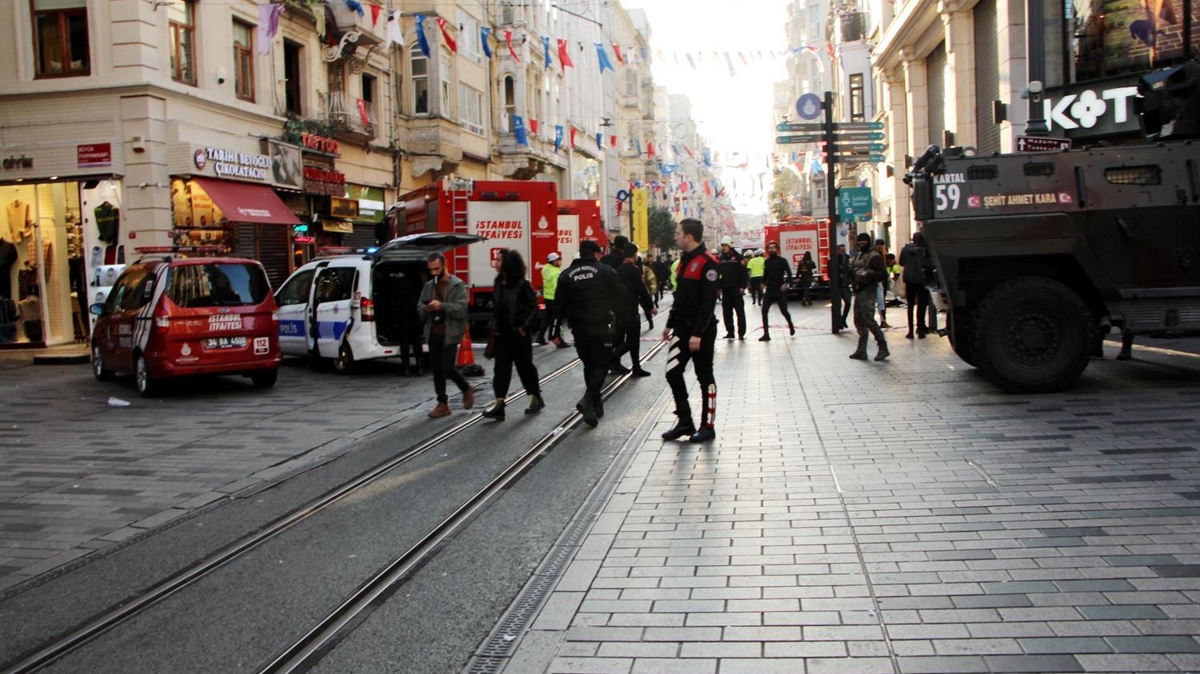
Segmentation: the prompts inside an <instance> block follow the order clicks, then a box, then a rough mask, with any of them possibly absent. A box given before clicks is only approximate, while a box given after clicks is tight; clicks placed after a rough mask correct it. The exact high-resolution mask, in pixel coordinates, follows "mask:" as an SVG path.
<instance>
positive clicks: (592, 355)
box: [555, 240, 625, 427]
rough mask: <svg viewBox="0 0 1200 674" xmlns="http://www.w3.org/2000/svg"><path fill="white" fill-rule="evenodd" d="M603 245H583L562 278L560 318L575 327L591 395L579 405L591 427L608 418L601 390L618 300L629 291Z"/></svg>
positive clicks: (576, 406) (578, 352)
mask: <svg viewBox="0 0 1200 674" xmlns="http://www.w3.org/2000/svg"><path fill="white" fill-rule="evenodd" d="M599 254H600V244H598V243H596V242H595V241H591V240H587V241H584V242H583V243H581V244H579V259H577V260H575V261H574V262H572V263H571V266H570V267H567V270H566V271H564V272H563V273H562V274H560V275H559V277H558V292H557V293H556V294H555V301H556V302H557V303H558V310H559V315H560V316H562V317H563V318H564V319H565V320H566V321H567V324H568V325H569V326H570V327H571V332H572V333H573V334H574V336H575V353H577V354H579V360H581V361H583V378H584V383H585V384H586V385H587V392H586V393H584V394H583V398H581V399H580V400H579V402H578V403H577V404H576V405H575V409H577V410H579V413H580V414H581V415H583V421H584V423H586V424H587V425H588V426H593V427H594V426H595V425H596V424H597V423H598V422H597V419H599V418H600V417H602V416H604V403H603V400H601V398H600V389H601V388H602V387H603V386H604V377H605V375H606V374H608V364H609V353H610V352H609V348H608V343H609V342H610V341H611V340H612V325H613V318H614V314H615V310H616V301H617V299H618V298H620V297H621V296H622V294H623V293H624V292H625V291H624V290H623V289H622V288H621V282H620V280H618V279H617V273H616V272H615V271H613V270H612V268H611V267H609V266H608V265H605V264H602V263H600V262H599V261H598V260H597V259H596V256H597V255H599Z"/></svg>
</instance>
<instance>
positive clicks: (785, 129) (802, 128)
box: [775, 122, 825, 133]
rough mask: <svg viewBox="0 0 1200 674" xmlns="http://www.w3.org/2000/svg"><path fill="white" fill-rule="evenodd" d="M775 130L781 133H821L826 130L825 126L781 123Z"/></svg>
mask: <svg viewBox="0 0 1200 674" xmlns="http://www.w3.org/2000/svg"><path fill="white" fill-rule="evenodd" d="M775 130H776V131H778V132H779V133H795V132H797V131H798V132H801V133H821V132H823V131H824V130H825V125H824V124H796V123H794V122H781V123H779V124H776V125H775Z"/></svg>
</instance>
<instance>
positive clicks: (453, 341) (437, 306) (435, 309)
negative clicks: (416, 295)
mask: <svg viewBox="0 0 1200 674" xmlns="http://www.w3.org/2000/svg"><path fill="white" fill-rule="evenodd" d="M425 269H426V270H427V271H428V272H429V281H428V282H427V283H426V284H425V286H424V287H423V288H421V298H420V299H419V300H418V301H417V315H418V316H420V318H421V322H422V323H424V325H425V343H426V344H428V345H429V368H430V369H431V370H432V371H433V390H434V392H435V393H436V394H437V406H436V407H434V408H433V410H432V411H430V412H429V416H430V417H431V418H434V419H436V418H439V417H446V416H450V414H451V411H450V404H449V402H450V399H449V398H448V397H447V396H446V379H447V378H449V379H450V380H451V381H453V382H454V384H455V385H456V386H458V389H459V390H460V391H462V406H463V409H464V410H469V409H471V408H472V407H474V406H475V389H474V388H472V387H471V385H470V384H468V383H467V380H466V378H465V377H463V376H462V373H461V372H459V371H458V368H457V367H456V363H457V361H458V346H459V344H461V343H462V341H463V336H464V335H465V334H466V331H467V286H466V284H465V283H463V282H462V281H460V280H459V279H458V277H456V276H454V275H453V274H449V273H447V272H446V258H445V257H444V256H443V255H442V254H441V253H433V254H431V255H430V256H429V258H428V259H427V260H426V262H425Z"/></svg>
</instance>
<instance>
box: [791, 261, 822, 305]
mask: <svg viewBox="0 0 1200 674" xmlns="http://www.w3.org/2000/svg"><path fill="white" fill-rule="evenodd" d="M816 271H817V263H816V262H815V261H814V260H813V257H812V251H807V250H806V251H804V257H803V258H801V259H800V261H799V262H797V263H796V277H797V278H799V279H800V291H801V295H800V304H801V305H802V306H806V307H808V306H812V300H810V299H809V298H808V293H809V291H810V290H811V289H812V284H813V275H814V274H815V273H816Z"/></svg>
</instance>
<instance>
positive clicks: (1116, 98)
mask: <svg viewBox="0 0 1200 674" xmlns="http://www.w3.org/2000/svg"><path fill="white" fill-rule="evenodd" d="M1136 97H1137V86H1136V85H1132V84H1131V85H1124V84H1123V83H1109V85H1108V86H1096V83H1085V84H1076V85H1072V86H1069V87H1063V88H1061V89H1057V90H1052V91H1048V92H1047V94H1046V99H1045V100H1044V101H1043V102H1042V105H1043V108H1042V113H1043V118H1044V119H1045V120H1046V125H1047V126H1048V127H1049V128H1050V130H1051V131H1054V130H1056V129H1061V130H1062V131H1063V132H1064V135H1066V136H1067V137H1068V138H1074V139H1082V138H1096V137H1100V136H1111V135H1115V134H1123V133H1138V132H1139V131H1140V127H1139V126H1138V120H1137V115H1136V114H1134V111H1133V99H1135V98H1136ZM1035 151H1036V150H1035Z"/></svg>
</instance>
